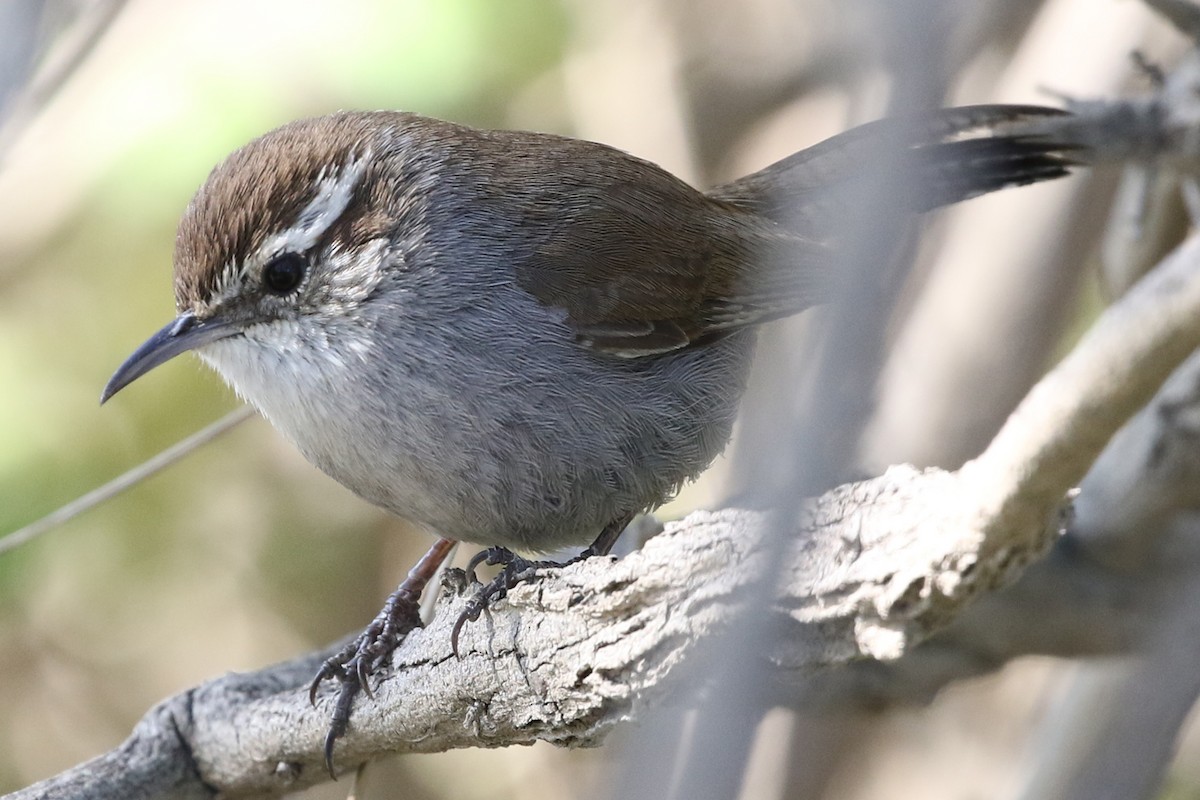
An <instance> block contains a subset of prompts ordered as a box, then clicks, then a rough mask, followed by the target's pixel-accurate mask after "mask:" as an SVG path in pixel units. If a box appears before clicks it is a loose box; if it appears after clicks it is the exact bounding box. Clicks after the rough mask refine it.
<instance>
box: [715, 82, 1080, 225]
mask: <svg viewBox="0 0 1200 800" xmlns="http://www.w3.org/2000/svg"><path fill="white" fill-rule="evenodd" d="M1067 113H1068V112H1065V111H1061V110H1059V109H1053V108H1043V107H1040V106H1018V105H984V106H964V107H961V108H948V109H943V110H941V111H936V112H933V113H931V114H928V115H924V116H921V117H917V118H911V119H909V118H895V119H884V120H879V121H877V122H871V123H868V124H866V125H860V126H859V127H857V128H853V129H851V130H849V131H847V132H845V133H842V134H839V135H837V136H834V137H832V138H830V139H826V140H825V141H823V142H821V143H819V144H817V145H814V146H813V147H810V148H808V149H806V150H802V151H800V152H798V153H795V154H793V155H791V156H788V157H787V158H785V159H783V160H782V161H778V162H776V163H774V164H772V165H771V166H769V167H767V168H765V169H762V170H760V171H758V172H755V173H753V174H752V175H747V176H746V177H744V178H740V179H738V180H736V181H733V182H731V183H727V184H725V185H723V186H718V187H716V188H715V189H713V190H712V191H710V192H709V196H711V197H713V198H716V199H718V200H722V201H725V202H728V203H731V204H733V205H736V206H739V207H741V208H745V209H746V210H749V211H753V212H755V213H757V214H761V215H763V216H765V217H768V218H770V219H773V220H775V221H776V222H779V223H780V224H783V225H785V226H786V227H787V228H788V229H789V230H791V231H793V232H795V233H797V234H800V235H801V236H805V237H808V238H812V239H815V240H818V241H820V240H823V239H825V238H826V236H827V235H828V233H829V231H831V230H837V228H838V225H839V222H841V221H844V219H845V218H846V216H845V215H847V214H853V213H855V210H856V208H857V207H858V206H859V205H860V204H861V201H862V199H863V198H864V197H868V196H869V197H871V198H873V199H878V192H880V191H885V192H887V193H888V198H890V199H891V200H892V201H893V202H895V203H896V204H897V205H899V206H902V207H904V208H905V209H906V210H908V211H911V212H913V213H919V212H923V211H928V210H931V209H934V208H937V207H939V206H944V205H949V204H951V203H957V202H959V201H962V200H967V199H969V198H972V197H978V196H979V195H982V194H987V193H988V192H993V191H996V190H998V189H1003V188H1005V187H1008V186H1022V185H1025V184H1029V183H1036V182H1038V181H1044V180H1051V179H1054V178H1059V177H1062V176H1063V175H1066V174H1067V172H1068V171H1069V169H1070V168H1071V167H1072V166H1075V165H1076V164H1079V163H1081V161H1082V159H1081V156H1082V154H1083V149H1082V148H1081V147H1080V146H1078V145H1077V144H1075V143H1074V142H1069V141H1059V140H1057V139H1055V138H1053V137H1052V136H1049V135H1047V134H1045V133H1043V132H1042V131H1041V130H1039V129H1038V127H1039V126H1040V127H1041V128H1042V129H1044V128H1045V123H1046V122H1047V121H1048V120H1050V119H1052V118H1054V117H1062V116H1065V115H1066V114H1067ZM1023 128H1024V130H1023Z"/></svg>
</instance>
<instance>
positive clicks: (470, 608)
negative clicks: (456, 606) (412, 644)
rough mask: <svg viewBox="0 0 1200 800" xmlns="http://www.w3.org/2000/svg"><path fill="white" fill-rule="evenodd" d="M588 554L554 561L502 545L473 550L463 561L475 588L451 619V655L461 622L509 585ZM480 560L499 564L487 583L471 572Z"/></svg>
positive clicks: (484, 607) (477, 613)
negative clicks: (477, 586)
mask: <svg viewBox="0 0 1200 800" xmlns="http://www.w3.org/2000/svg"><path fill="white" fill-rule="evenodd" d="M588 555H590V551H589V550H585V551H584V552H583V553H581V554H580V555H578V556H576V557H575V558H572V559H570V560H568V561H563V562H558V561H533V560H531V559H528V558H523V557H521V556H519V555H517V554H516V553H514V552H513V551H511V550H508V549H506V548H504V547H489V548H488V549H487V550H482V551H480V552H478V553H476V554H475V557H474V558H472V559H471V561H470V563H469V564H467V570H466V572H467V575H469V576H470V577H471V580H472V582H474V583H476V584H479V589H478V590H477V591H476V592H475V595H474V596H473V597H472V598H471V599H470V600H468V601H467V606H466V608H464V609H463V611H462V613H461V614H459V615H458V620H457V621H456V622H455V623H454V629H453V630H452V631H451V632H450V647H451V649H452V650H453V651H454V655H456V656H457V655H458V654H459V653H458V634H459V633H460V632H462V629H463V626H465V625H466V624H467V623H468V622H474V621H475V620H477V619H479V617H480V615H481V614H483V612H484V611H486V610H487V609H488V607H489V606H490V605H491V604H492V602H493V601H496V600H499V599H501V598H502V597H504V596H505V595H506V594H508V591H509V590H510V589H512V588H513V587H515V586H517V585H519V584H522V583H525V582H526V581H528V580H530V579H531V578H533V577H534V576H535V575H536V574H537V573H538V570H542V569H550V568H553V567H565V566H566V565H567V564H573V563H575V562H576V561H579V560H581V559H584V558H587V557H588ZM480 564H488V565H489V566H500V572H498V573H497V574H496V577H494V578H492V579H491V580H490V581H488V582H487V583H480V582H479V579H478V578H477V577H476V576H475V568H476V567H478V566H479V565H480Z"/></svg>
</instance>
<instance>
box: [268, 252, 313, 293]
mask: <svg viewBox="0 0 1200 800" xmlns="http://www.w3.org/2000/svg"><path fill="white" fill-rule="evenodd" d="M306 266H307V265H306V263H305V261H304V256H302V255H300V254H299V253H280V254H279V255H277V256H275V257H274V258H272V259H271V260H270V261H268V262H267V264H266V266H264V267H263V273H262V282H263V288H264V289H266V290H267V291H268V292H270V293H271V294H273V295H276V296H278V297H283V296H284V295H286V294H291V293H292V292H293V291H295V289H296V287H297V286H299V285H300V281H302V280H304V269H305V267H306Z"/></svg>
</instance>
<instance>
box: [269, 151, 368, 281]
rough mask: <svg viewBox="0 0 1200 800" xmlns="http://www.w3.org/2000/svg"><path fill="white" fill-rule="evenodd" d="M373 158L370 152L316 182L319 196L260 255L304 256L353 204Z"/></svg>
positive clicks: (272, 239) (273, 238) (322, 176)
mask: <svg viewBox="0 0 1200 800" xmlns="http://www.w3.org/2000/svg"><path fill="white" fill-rule="evenodd" d="M370 158H371V152H370V151H369V150H368V151H367V152H365V153H363V154H362V155H360V156H358V157H356V158H352V159H350V160H349V161H347V162H346V164H345V166H343V167H342V169H340V170H339V171H338V172H336V173H334V174H333V175H328V176H326V175H324V174H323V173H322V175H321V177H320V178H319V179H318V181H317V193H316V196H315V197H313V199H312V201H311V202H309V204H308V205H307V206H305V207H304V210H303V211H301V212H300V216H298V217H297V218H296V224H295V225H293V226H292V227H290V228H288V229H287V230H286V231H283V232H282V233H279V234H276V235H275V236H272V237H271V238H270V239H268V240H267V241H266V242H264V243H263V247H262V249H261V251H260V254H261V256H262V257H263V258H269V257H271V256H273V255H275V254H276V253H284V252H291V253H303V252H306V251H307V250H308V249H309V248H310V247H312V246H313V245H314V244H316V243H317V240H318V239H320V238H321V237H322V236H323V235H324V234H325V231H327V230H329V227H330V226H331V225H333V223H335V222H337V221H338V218H339V217H341V216H342V213H343V212H345V210H346V207H347V206H349V205H350V199H351V198H352V197H353V196H354V190H355V188H356V187H357V186H358V183H359V181H361V180H362V176H363V173H364V172H365V171H366V168H367V162H368V161H369V160H370Z"/></svg>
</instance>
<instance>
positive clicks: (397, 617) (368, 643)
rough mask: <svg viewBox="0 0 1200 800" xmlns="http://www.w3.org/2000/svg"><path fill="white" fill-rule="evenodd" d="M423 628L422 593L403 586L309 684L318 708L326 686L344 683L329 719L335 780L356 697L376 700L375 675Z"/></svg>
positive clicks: (328, 759) (329, 765)
mask: <svg viewBox="0 0 1200 800" xmlns="http://www.w3.org/2000/svg"><path fill="white" fill-rule="evenodd" d="M421 626H422V623H421V607H420V594H417V595H416V596H414V595H413V594H412V593H411V592H409V591H406V590H405V589H404V587H401V589H398V590H396V591H395V592H393V593H392V594H391V595H390V596H389V597H388V599H387V602H386V603H384V606H383V608H382V609H381V610H380V611H379V613H378V614H377V615H376V616H375V619H373V620H372V621H371V624H370V625H368V626H367V627H366V628H365V629H364V630H363V632H362V633H360V634H359V635H358V636H357V637H355V639H354V641H352V642H350V643H349V644H347V645H346V646H345V647H343V648H342V649H341V650H339V651H338V652H337V653H335V654H334V655H333V656H331V657H330V658H328V659H326V661H325V663H324V664H322V665H321V669H320V670H319V671H318V672H317V675H316V677H314V678H313V680H312V683H311V684H309V687H308V699H309V701H310V702H311V703H313V704H314V705H315V704H316V702H317V690H318V689H319V688H320V686H321V684H322V683H324V682H325V681H326V680H329V679H336V680H337V681H338V682H339V683H340V684H341V685H340V686H339V688H338V695H337V701H336V702H335V703H334V706H333V714H332V716H331V717H330V720H329V731H328V732H327V733H326V734H325V767H326V769H328V770H329V774H330V776H331V777H336V775H334V770H333V746H334V744H336V743H337V740H338V739H340V738H341V737H342V736H343V735H344V734H345V733H346V728H347V726H348V725H349V724H350V708H351V706H352V705H353V704H354V698H355V696H357V695H358V693H359V692H360V691H362V692H366V694H367V697H373V695H372V694H371V678H372V676H374V674H375V672H376V671H377V670H378V669H379V668H380V667H381V666H383V664H384V662H385V661H387V659H388V657H389V656H390V655H391V654H392V652H393V651H394V650H395V649H396V648H397V647H399V646H400V644H401V643H402V642H403V641H404V639H405V638H406V637H407V636H408V634H409V633H411V632H412V631H413V630H415V629H417V628H420V627H421Z"/></svg>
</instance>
